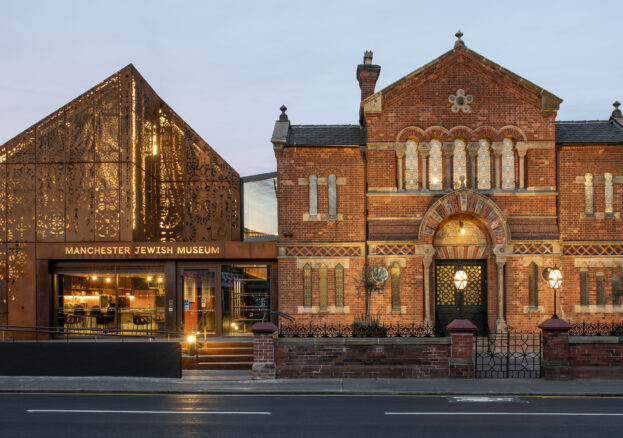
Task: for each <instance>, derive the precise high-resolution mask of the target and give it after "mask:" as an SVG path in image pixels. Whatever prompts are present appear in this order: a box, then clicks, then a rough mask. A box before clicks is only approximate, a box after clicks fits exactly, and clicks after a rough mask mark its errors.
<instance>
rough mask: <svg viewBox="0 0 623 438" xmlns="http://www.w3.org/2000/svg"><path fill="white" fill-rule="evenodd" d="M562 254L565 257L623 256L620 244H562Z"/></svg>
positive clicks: (622, 246) (622, 248) (622, 247)
mask: <svg viewBox="0 0 623 438" xmlns="http://www.w3.org/2000/svg"><path fill="white" fill-rule="evenodd" d="M562 254H563V255H566V256H623V245H621V244H602V245H600V244H581V243H577V244H570V245H567V244H563V246H562Z"/></svg>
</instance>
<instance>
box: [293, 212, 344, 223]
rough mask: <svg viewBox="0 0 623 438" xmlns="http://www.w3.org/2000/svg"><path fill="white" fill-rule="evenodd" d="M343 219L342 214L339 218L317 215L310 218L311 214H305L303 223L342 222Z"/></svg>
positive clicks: (339, 214)
mask: <svg viewBox="0 0 623 438" xmlns="http://www.w3.org/2000/svg"><path fill="white" fill-rule="evenodd" d="M342 219H343V216H342V213H338V214H337V216H335V217H331V216H329V215H328V214H325V213H323V214H317V215H315V216H310V215H309V213H304V214H303V222H312V221H341V220H342Z"/></svg>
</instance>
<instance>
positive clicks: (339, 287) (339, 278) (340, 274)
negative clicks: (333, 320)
mask: <svg viewBox="0 0 623 438" xmlns="http://www.w3.org/2000/svg"><path fill="white" fill-rule="evenodd" d="M335 307H337V308H341V307H344V267H343V266H342V265H340V264H339V263H338V265H337V266H336V267H335Z"/></svg>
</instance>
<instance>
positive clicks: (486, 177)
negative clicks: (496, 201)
mask: <svg viewBox="0 0 623 438" xmlns="http://www.w3.org/2000/svg"><path fill="white" fill-rule="evenodd" d="M490 147H491V143H490V142H489V140H486V139H484V138H483V139H481V140H480V141H479V142H478V188H479V189H481V190H489V189H490V188H491V155H490V154H491V152H489V149H490Z"/></svg>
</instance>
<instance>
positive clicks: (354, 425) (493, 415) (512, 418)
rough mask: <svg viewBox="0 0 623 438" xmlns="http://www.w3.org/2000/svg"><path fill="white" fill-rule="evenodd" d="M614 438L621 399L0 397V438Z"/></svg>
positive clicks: (619, 430) (619, 433)
mask: <svg viewBox="0 0 623 438" xmlns="http://www.w3.org/2000/svg"><path fill="white" fill-rule="evenodd" d="M202 436H206V437H245V438H246V437H258V436H261V437H271V438H272V437H368V436H373V437H429V436H430V437H435V438H438V437H445V436H448V437H450V436H451V437H454V438H456V437H457V436H460V437H487V436H492V437H496V438H500V437H502V438H510V437H522V438H527V437H540V436H548V437H552V436H564V437H599V438H603V437H619V438H620V437H623V397H619V398H598V397H592V398H587V397H576V398H568V397H489V398H488V397H474V396H469V397H464V398H461V397H443V396H438V397H430V396H377V395H374V396H367V395H334V396H331V395H318V396H311V395H257V396H255V395H237V394H236V395H197V394H194V395H184V394H167V395H147V394H146V395H141V394H29V393H0V437H2V438H13V437H28V438H35V437H63V438H72V437H81V438H82V437H87V438H97V437H106V438H109V437H175V438H185V437H202Z"/></svg>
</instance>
